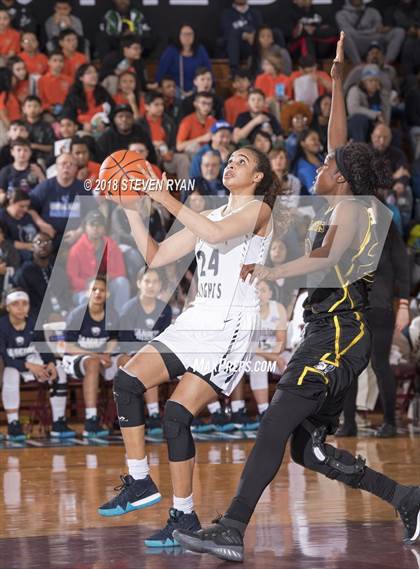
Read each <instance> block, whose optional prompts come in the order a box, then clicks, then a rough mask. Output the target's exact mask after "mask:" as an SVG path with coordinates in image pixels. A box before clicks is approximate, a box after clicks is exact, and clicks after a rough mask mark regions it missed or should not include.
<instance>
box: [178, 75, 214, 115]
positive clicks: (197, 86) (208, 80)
mask: <svg viewBox="0 0 420 569" xmlns="http://www.w3.org/2000/svg"><path fill="white" fill-rule="evenodd" d="M193 83H194V88H193V93H192V94H191V95H190V96H189V97H186V98H185V99H184V100H183V102H182V112H183V116H184V117H185V116H187V115H190V114H191V113H193V112H194V95H195V93H211V94H212V95H213V111H212V115H213V116H214V117H216V119H220V118H222V117H223V101H222V99H221V98H220V97H218V96H217V95H216V93H215V92H214V87H213V75H212V74H211V71H210V70H209V69H208V68H207V67H197V69H196V70H195V75H194V81H193Z"/></svg>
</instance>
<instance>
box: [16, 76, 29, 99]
mask: <svg viewBox="0 0 420 569" xmlns="http://www.w3.org/2000/svg"><path fill="white" fill-rule="evenodd" d="M13 94H14V95H15V97H16V98H17V99H18V101H19V103H20V104H21V105H23V101H24V100H25V99H26V97H27V96H28V95H29V81H28V79H23V80H22V81H18V82H17V83H16V85H15V86H14V87H13Z"/></svg>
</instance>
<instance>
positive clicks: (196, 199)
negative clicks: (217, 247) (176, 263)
mask: <svg viewBox="0 0 420 569" xmlns="http://www.w3.org/2000/svg"><path fill="white" fill-rule="evenodd" d="M223 197H225V194H224V195H223ZM209 202H211V198H210V199H209V196H208V195H207V194H205V193H204V189H201V188H200V189H195V190H193V191H192V192H191V193H190V195H189V196H188V198H187V200H186V204H187V206H188V207H189V208H191V209H192V210H193V211H195V213H203V211H206V209H209ZM192 264H194V261H193V263H192ZM195 266H196V264H195ZM190 267H191V265H190Z"/></svg>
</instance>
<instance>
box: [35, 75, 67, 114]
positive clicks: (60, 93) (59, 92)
mask: <svg viewBox="0 0 420 569" xmlns="http://www.w3.org/2000/svg"><path fill="white" fill-rule="evenodd" d="M72 84H73V81H72V79H71V78H70V77H67V75H64V74H63V73H60V75H53V74H52V73H51V72H50V71H49V72H48V73H46V74H45V75H43V76H42V77H40V78H39V80H38V95H39V98H40V99H41V102H42V108H43V109H49V108H50V107H51V106H53V105H56V104H57V103H59V104H60V105H62V104H63V103H64V100H65V98H66V97H67V94H68V91H69V89H70V87H71V85H72Z"/></svg>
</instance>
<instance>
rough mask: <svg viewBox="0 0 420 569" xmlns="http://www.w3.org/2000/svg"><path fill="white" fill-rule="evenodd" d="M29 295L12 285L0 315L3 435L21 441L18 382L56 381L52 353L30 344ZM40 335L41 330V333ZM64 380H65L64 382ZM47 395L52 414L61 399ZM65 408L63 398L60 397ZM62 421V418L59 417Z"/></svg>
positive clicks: (32, 337)
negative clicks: (39, 350)
mask: <svg viewBox="0 0 420 569" xmlns="http://www.w3.org/2000/svg"><path fill="white" fill-rule="evenodd" d="M29 309H30V304H29V296H28V295H27V293H26V292H24V291H23V290H21V289H12V290H11V291H10V292H9V293H8V294H7V296H6V310H7V314H6V315H4V316H2V317H1V318H0V355H1V358H2V360H3V365H4V370H3V389H2V403H3V407H4V410H5V412H6V415H7V433H8V434H7V437H8V439H9V440H10V441H22V440H25V438H26V436H25V434H24V432H23V429H22V425H21V423H20V421H19V407H20V394H19V392H20V382H21V381H22V380H23V381H24V382H25V383H26V382H29V381H39V382H42V383H43V382H45V381H52V382H57V381H59V380H58V379H57V377H58V376H57V368H56V366H55V361H54V356H53V355H52V354H48V353H46V354H42V356H41V354H39V353H38V351H37V350H36V348H35V347H34V345H33V341H34V340H36V339H41V338H38V336H39V334H35V333H34V331H35V321H34V320H33V319H32V318H31V317H30V316H29ZM42 338H43V334H42ZM64 383H65V382H64ZM57 399H59V400H60V399H61V400H62V399H63V397H51V398H50V404H51V407H52V409H53V416H54V418H56V416H55V414H56V411H57V408H59V409H62V408H63V405H62V403H61V404H60V403H59V404H58V405H56V404H57ZM64 409H65V398H64ZM63 421H64V418H63Z"/></svg>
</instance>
